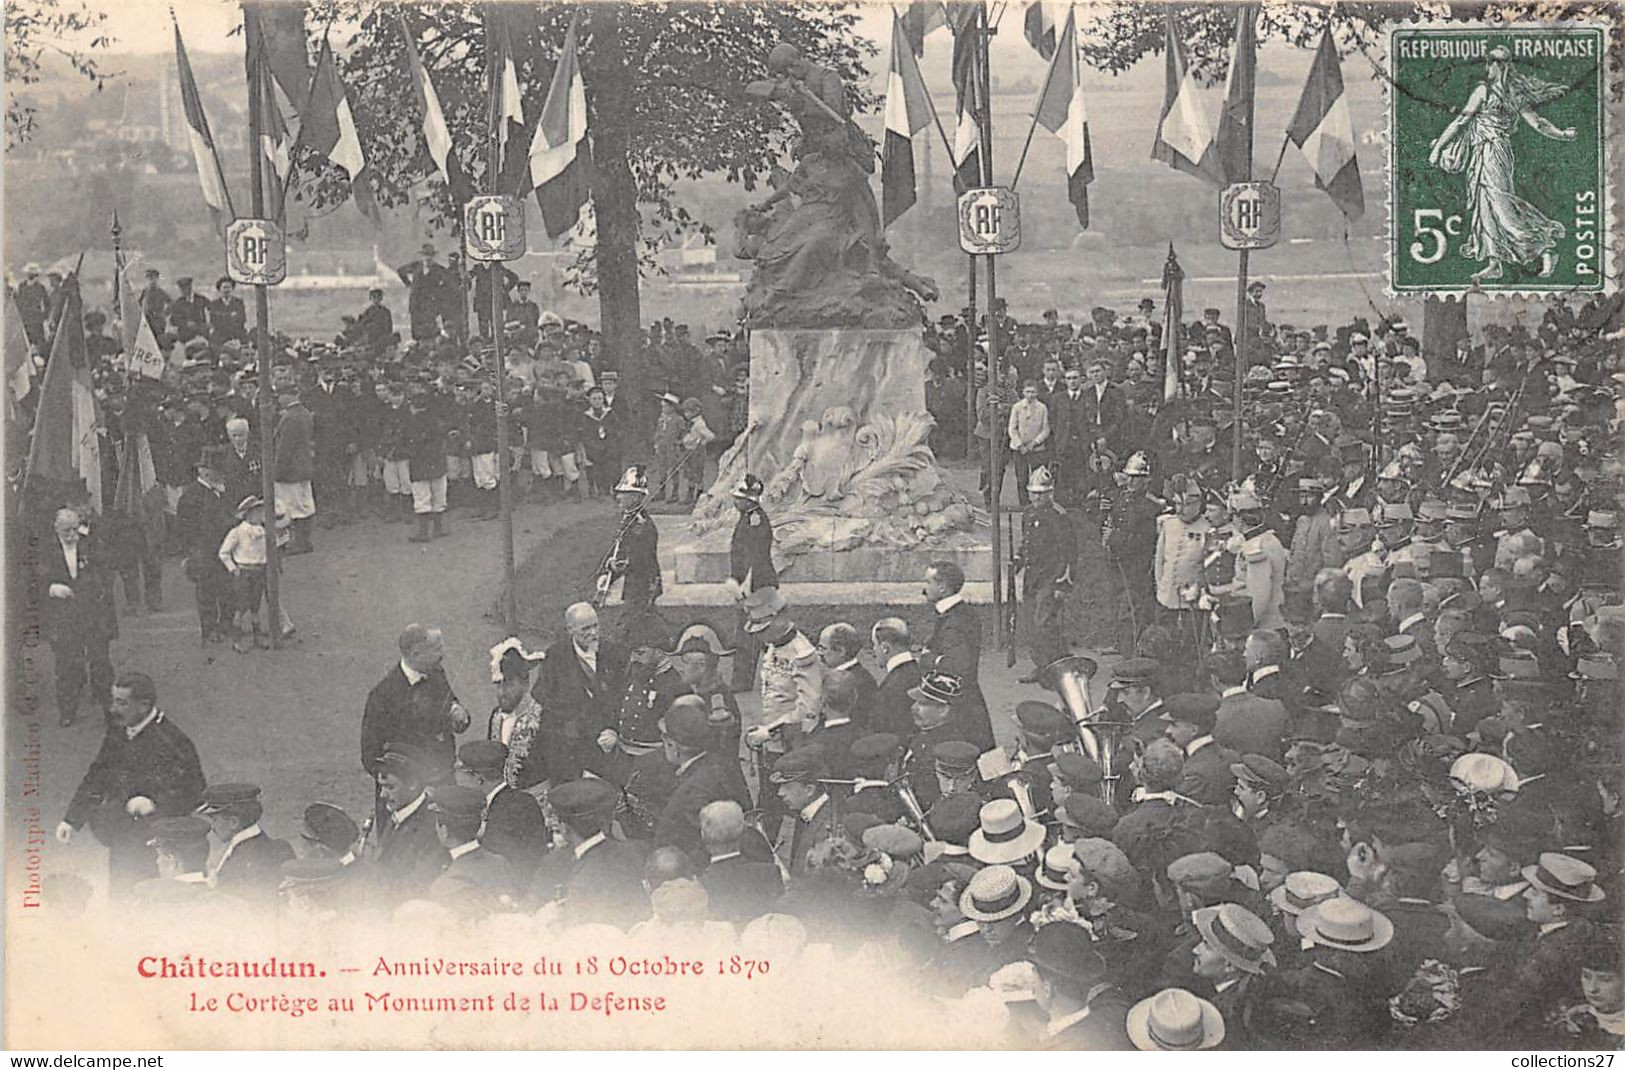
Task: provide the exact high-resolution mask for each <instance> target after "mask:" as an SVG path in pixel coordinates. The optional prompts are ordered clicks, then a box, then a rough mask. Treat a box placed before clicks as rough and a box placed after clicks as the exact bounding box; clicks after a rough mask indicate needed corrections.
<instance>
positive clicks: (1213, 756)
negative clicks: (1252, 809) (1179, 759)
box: [1162, 693, 1241, 806]
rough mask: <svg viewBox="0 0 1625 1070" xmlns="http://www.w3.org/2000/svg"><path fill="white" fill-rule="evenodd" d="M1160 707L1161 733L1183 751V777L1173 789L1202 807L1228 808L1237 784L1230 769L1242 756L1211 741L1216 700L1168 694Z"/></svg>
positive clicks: (1217, 699) (1217, 710) (1217, 703)
mask: <svg viewBox="0 0 1625 1070" xmlns="http://www.w3.org/2000/svg"><path fill="white" fill-rule="evenodd" d="M1162 706H1163V710H1162V719H1163V720H1164V721H1166V722H1167V723H1168V727H1167V730H1166V731H1165V733H1164V734H1165V735H1166V736H1167V737H1168V739H1169V740H1171V741H1172V742H1173V744H1174V745H1175V746H1177V747H1181V748H1183V749H1184V751H1185V769H1184V775H1183V776H1182V777H1181V778H1180V781H1179V784H1178V785H1177V786H1176V787H1175V789H1174V790H1175V791H1177V792H1178V793H1179V794H1180V795H1183V796H1185V797H1186V798H1188V799H1192V800H1194V801H1196V802H1199V803H1201V804H1202V805H1204V806H1228V805H1229V803H1230V796H1231V794H1232V793H1233V792H1234V790H1235V785H1236V774H1235V773H1233V772H1231V771H1230V767H1231V766H1232V765H1234V764H1235V763H1236V762H1238V761H1240V759H1241V756H1240V755H1239V754H1237V753H1236V752H1235V751H1233V750H1231V749H1230V748H1228V747H1225V746H1223V745H1222V744H1220V743H1219V742H1218V741H1216V740H1215V739H1214V738H1213V730H1214V727H1215V726H1216V724H1217V722H1218V716H1219V697H1218V696H1217V695H1199V694H1195V693H1186V694H1183V695H1170V696H1169V697H1168V698H1167V699H1166V700H1164V702H1163V704H1162Z"/></svg>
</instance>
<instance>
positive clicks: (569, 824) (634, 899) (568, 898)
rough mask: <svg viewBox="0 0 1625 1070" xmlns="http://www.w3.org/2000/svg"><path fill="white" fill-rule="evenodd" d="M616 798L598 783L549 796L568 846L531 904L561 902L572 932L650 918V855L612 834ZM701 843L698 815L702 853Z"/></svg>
mask: <svg viewBox="0 0 1625 1070" xmlns="http://www.w3.org/2000/svg"><path fill="white" fill-rule="evenodd" d="M616 797H617V792H616V791H615V788H614V786H613V785H611V784H609V783H607V782H605V781H602V780H597V779H591V780H572V781H570V782H568V783H566V784H560V785H558V786H557V787H555V788H554V789H553V790H552V792H550V793H549V796H548V798H549V800H550V801H551V802H552V804H553V810H554V812H555V813H556V814H557V815H558V818H559V821H560V823H561V824H562V825H563V826H564V835H565V838H566V842H565V844H564V845H563V846H560V847H555V848H554V849H553V850H552V851H551V852H549V854H548V855H547V857H545V858H543V859H542V864H541V866H539V867H538V868H537V870H536V876H535V878H534V879H533V880H532V881H531V885H530V896H529V899H530V902H531V903H532V905H535V906H545V905H546V904H548V903H559V904H560V910H561V919H560V920H561V921H562V922H563V924H564V925H565V926H566V927H572V926H576V925H587V924H600V925H613V926H615V927H617V928H620V929H627V928H630V927H631V926H633V925H636V924H637V923H638V922H640V921H643V920H645V919H646V918H648V917H649V913H650V911H649V894H648V892H647V891H646V890H645V889H644V885H643V880H642V878H643V866H644V850H643V848H642V847H641V846H639V845H637V844H632V843H624V842H622V841H620V840H616V839H612V838H611V837H610V835H609V832H610V818H611V817H612V815H613V814H614V812H615V800H616ZM698 843H699V839H698V811H696V814H695V845H696V847H695V849H696V852H697V851H698ZM696 857H701V856H700V855H699V854H698V853H696Z"/></svg>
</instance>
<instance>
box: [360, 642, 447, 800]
mask: <svg viewBox="0 0 1625 1070" xmlns="http://www.w3.org/2000/svg"><path fill="white" fill-rule="evenodd" d="M400 650H401V660H400V662H399V663H398V664H397V665H395V666H394V667H393V668H392V669H390V670H389V672H387V673H385V674H384V678H383V679H382V680H380V681H378V683H377V684H375V685H374V686H373V689H372V690H371V691H369V692H367V705H366V709H365V710H364V711H363V713H362V714H361V765H362V767H363V768H364V769H366V770H367V771H368V772H373V771H374V770H375V769H376V768H377V766H378V760H379V759H380V758H381V757H382V756H383V754H384V748H385V744H389V743H399V744H407V745H410V746H413V747H416V748H420V749H421V750H422V752H423V755H424V760H425V761H426V762H427V763H428V765H429V768H428V770H427V772H428V775H427V776H426V778H425V779H424V783H425V784H429V783H433V782H435V781H440V780H445V779H446V778H447V777H449V776H450V774H451V766H452V760H453V758H454V756H455V755H456V752H457V743H456V737H457V733H459V732H462V731H465V730H466V729H467V728H468V725H469V720H470V718H469V714H468V711H467V710H466V709H464V708H463V704H462V702H461V701H459V700H458V698H457V695H456V694H455V693H454V692H453V691H452V689H451V681H450V680H449V679H447V678H446V670H445V668H444V666H442V665H441V662H442V661H443V660H444V659H445V656H446V651H445V646H444V645H443V643H442V641H441V636H440V629H439V628H431V627H429V626H428V625H424V624H408V625H407V626H406V628H405V630H404V631H402V632H401V638H400ZM380 802H381V800H380ZM384 816H385V815H384V812H383V810H382V808H381V806H380V809H379V811H378V814H377V817H378V820H379V821H380V822H382V821H383V819H384Z"/></svg>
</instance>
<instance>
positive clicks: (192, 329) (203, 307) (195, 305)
mask: <svg viewBox="0 0 1625 1070" xmlns="http://www.w3.org/2000/svg"><path fill="white" fill-rule="evenodd" d="M175 285H176V286H178V287H180V291H181V292H180V294H179V296H177V297H176V298H175V300H174V303H172V304H171V305H170V306H169V329H170V331H171V332H173V333H174V335H175V341H177V342H180V343H181V344H182V345H185V344H186V343H187V342H190V341H191V340H192V339H194V338H196V337H198V336H199V335H201V334H203V333H204V332H206V331H207V330H208V328H209V299H208V298H207V297H204V296H203V295H202V294H200V293H193V292H192V276H190V275H182V276H181V277H180V278H178V279H176V280H175Z"/></svg>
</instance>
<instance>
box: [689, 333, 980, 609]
mask: <svg viewBox="0 0 1625 1070" xmlns="http://www.w3.org/2000/svg"><path fill="white" fill-rule="evenodd" d="M926 359H927V352H926V350H925V347H924V344H923V343H922V341H921V338H920V332H919V331H918V330H917V329H914V330H875V329H842V330H772V329H759V330H755V331H753V332H752V333H751V376H750V427H749V428H748V429H747V430H746V432H745V433H743V434H742V435H741V436H740V437H739V440H738V441H736V442H735V443H734V445H733V446H732V447H730V448H729V450H728V452H727V453H725V454H723V456H722V459H721V463H720V465H719V469H718V475H717V479H716V482H715V483H714V484H713V485H712V487H711V489H710V490H709V491H707V492H706V494H704V495H703V496H702V497H701V498H700V500H699V502H698V503H696V505H695V507H694V511H693V513H692V514H691V515H690V516H689V517H687V518H675V517H674V518H662V520H661V523H660V544H661V549H662V557H664V558H665V559H666V560H667V562H669V567H668V571H667V575H666V594H665V595H664V596H663V597H662V599H661V601H662V603H663V604H669V605H692V604H716V601H720V600H721V598H720V596H721V594H722V592H725V590H726V588H725V587H724V586H723V581H724V580H726V579H727V577H728V573H729V562H728V547H729V542H730V539H731V536H732V532H733V528H734V525H735V523H736V522H737V517H738V513H737V510H736V509H735V507H734V504H733V489H734V487H736V486H737V485H738V484H739V482H740V480H741V479H742V478H743V477H744V476H745V475H746V474H747V473H749V474H752V475H755V476H757V477H758V478H760V479H761V480H762V481H763V483H764V485H765V486H766V491H765V493H764V494H763V496H762V505H763V507H764V508H765V509H766V510H767V514H768V516H769V517H770V518H771V519H772V522H773V528H774V560H775V562H776V563H777V564H778V567H779V568H780V570H781V588H782V589H783V590H784V592H785V597H786V598H788V599H789V600H790V601H791V603H792V604H796V603H800V604H803V605H809V604H819V605H839V604H848V603H867V604H876V603H882V602H896V601H904V602H915V601H918V600H919V597H920V582H921V579H922V577H923V576H924V574H925V569H926V566H927V565H928V564H930V562H932V561H937V560H950V561H954V562H956V563H957V564H959V566H960V567H961V568H962V569H964V571H965V577H966V580H967V590H966V595H967V598H968V599H969V600H971V601H990V600H991V597H992V582H993V579H994V569H995V564H994V562H993V559H992V551H991V531H990V529H989V526H988V520H987V516H986V515H985V514H984V513H983V512H982V511H981V510H980V509H978V508H976V507H974V506H973V505H972V504H971V503H970V502H969V501H967V500H966V499H965V498H964V496H963V495H962V494H960V493H958V492H957V491H956V490H955V489H954V488H953V487H952V486H951V485H950V484H949V483H948V481H947V480H946V479H944V478H943V475H942V473H941V472H940V471H939V470H938V468H937V465H936V458H935V457H934V456H933V455H932V453H931V448H930V446H929V444H928V442H927V439H928V436H929V434H930V431H931V428H932V420H931V417H930V416H929V415H928V414H927V413H926V411H925V361H926ZM712 589H714V590H712ZM714 600H716V601H714Z"/></svg>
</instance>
